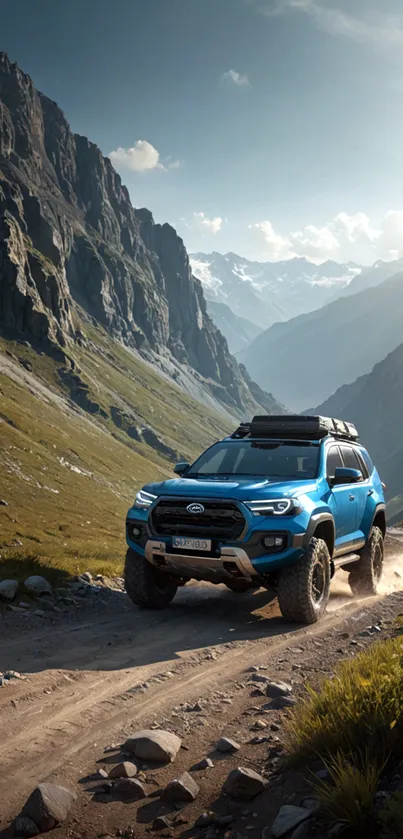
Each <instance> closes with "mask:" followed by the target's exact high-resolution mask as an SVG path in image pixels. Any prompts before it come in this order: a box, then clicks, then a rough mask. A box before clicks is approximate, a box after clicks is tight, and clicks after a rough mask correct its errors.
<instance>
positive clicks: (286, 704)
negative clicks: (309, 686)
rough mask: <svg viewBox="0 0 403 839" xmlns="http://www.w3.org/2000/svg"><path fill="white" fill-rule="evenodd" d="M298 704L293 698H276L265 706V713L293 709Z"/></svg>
mask: <svg viewBox="0 0 403 839" xmlns="http://www.w3.org/2000/svg"><path fill="white" fill-rule="evenodd" d="M296 704H297V700H296V699H293V697H292V696H275V697H274V698H273V699H272V700H271V702H267V704H266V705H263V710H264V711H281V710H282V709H283V708H292V706H293V705H296Z"/></svg>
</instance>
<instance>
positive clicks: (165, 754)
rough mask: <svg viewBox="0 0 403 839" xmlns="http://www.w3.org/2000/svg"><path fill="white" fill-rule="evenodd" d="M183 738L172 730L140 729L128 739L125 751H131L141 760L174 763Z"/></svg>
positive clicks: (124, 747)
mask: <svg viewBox="0 0 403 839" xmlns="http://www.w3.org/2000/svg"><path fill="white" fill-rule="evenodd" d="M181 742H182V741H181V739H180V738H179V737H177V735H176V734H173V733H172V732H171V731H161V730H159V729H156V730H155V731H151V730H150V731H149V730H147V729H145V730H144V731H138V732H137V733H136V734H134V735H133V737H129V739H128V740H126V742H125V744H124V746H123V751H125V752H129V753H130V754H132V755H134V756H135V757H138V758H140V760H151V761H157V762H158V763H172V762H173V761H174V760H175V758H176V755H177V754H178V751H179V749H180V747H181Z"/></svg>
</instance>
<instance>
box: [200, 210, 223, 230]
mask: <svg viewBox="0 0 403 839" xmlns="http://www.w3.org/2000/svg"><path fill="white" fill-rule="evenodd" d="M193 218H194V220H195V222H196V224H197V226H199V227H201V228H202V229H204V230H208V232H209V233H214V234H216V233H219V232H220V230H221V227H222V224H223V221H224V219H222V218H221V217H220V216H216V218H208V217H207V216H206V215H205V214H204V213H193Z"/></svg>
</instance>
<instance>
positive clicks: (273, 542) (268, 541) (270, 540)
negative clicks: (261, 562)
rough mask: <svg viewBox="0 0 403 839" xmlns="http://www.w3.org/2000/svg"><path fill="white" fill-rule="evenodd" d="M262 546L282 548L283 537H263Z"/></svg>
mask: <svg viewBox="0 0 403 839" xmlns="http://www.w3.org/2000/svg"><path fill="white" fill-rule="evenodd" d="M263 544H264V546H265V547H266V548H283V547H284V544H285V537H284V536H265V537H264V539H263Z"/></svg>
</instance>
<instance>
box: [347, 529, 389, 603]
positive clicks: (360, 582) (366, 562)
mask: <svg viewBox="0 0 403 839" xmlns="http://www.w3.org/2000/svg"><path fill="white" fill-rule="evenodd" d="M360 556H361V559H360V560H359V562H357V563H356V564H355V565H354V568H353V570H352V571H350V574H349V577H348V582H349V585H350V588H351V591H352V592H353V594H356V595H368V596H371V594H377V593H378V590H379V584H380V582H381V579H382V573H383V533H382V531H381V530H380V529H379V527H373V528H372V530H371V533H370V535H369V538H368V540H367V542H366V544H365V547H364V548H363V549H362V550H361V551H360Z"/></svg>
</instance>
